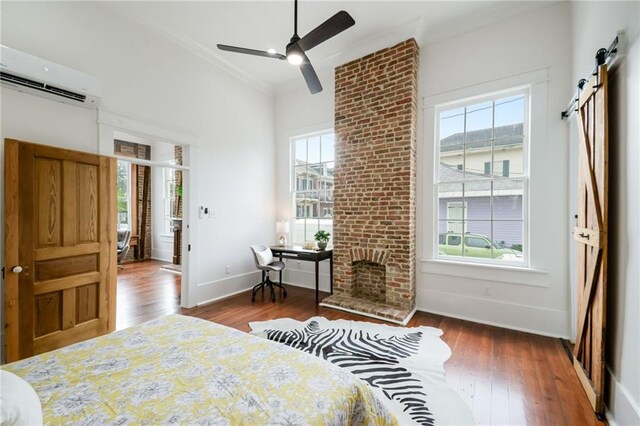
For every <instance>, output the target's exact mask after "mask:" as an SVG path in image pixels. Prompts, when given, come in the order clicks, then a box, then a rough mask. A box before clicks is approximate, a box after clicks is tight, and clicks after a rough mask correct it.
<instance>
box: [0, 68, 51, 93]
mask: <svg viewBox="0 0 640 426" xmlns="http://www.w3.org/2000/svg"><path fill="white" fill-rule="evenodd" d="M0 80H2V81H7V82H9V83H15V84H19V85H20V86H27V87H33V88H34V89H44V84H42V83H38V82H37V81H33V80H29V79H28V78H22V77H18V76H17V75H12V74H7V73H6V72H2V71H0Z"/></svg>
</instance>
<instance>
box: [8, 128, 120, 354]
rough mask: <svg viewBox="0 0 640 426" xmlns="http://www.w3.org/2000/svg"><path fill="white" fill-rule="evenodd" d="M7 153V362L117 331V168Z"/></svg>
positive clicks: (42, 150) (55, 154)
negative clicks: (115, 329) (115, 328)
mask: <svg viewBox="0 0 640 426" xmlns="http://www.w3.org/2000/svg"><path fill="white" fill-rule="evenodd" d="M4 152H5V183H4V191H5V267H6V280H5V294H4V297H5V298H4V300H5V324H6V331H5V342H6V343H5V344H6V352H5V353H6V358H7V362H11V361H15V360H18V359H22V358H26V357H29V356H31V355H35V354H39V353H42V352H46V351H50V350H53V349H56V348H60V347H62V346H66V345H69V344H71V343H75V342H79V341H81V340H85V339H89V338H91V337H95V336H98V335H101V334H104V333H106V332H109V331H112V330H113V329H114V327H115V314H116V309H115V303H116V272H117V271H116V268H117V255H116V246H117V244H116V243H117V235H116V201H115V200H116V177H115V176H116V162H115V159H113V158H108V157H102V156H98V155H93V154H88V153H83V152H77V151H70V150H66V149H58V148H53V147H49V146H44V145H36V144H31V143H26V142H19V141H15V140H10V139H7V140H5V151H4ZM20 268H22V271H20Z"/></svg>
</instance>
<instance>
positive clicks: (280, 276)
mask: <svg viewBox="0 0 640 426" xmlns="http://www.w3.org/2000/svg"><path fill="white" fill-rule="evenodd" d="M278 258H279V259H280V262H282V253H280V256H278ZM278 274H279V279H280V287H282V270H280V272H278Z"/></svg>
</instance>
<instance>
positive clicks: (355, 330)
mask: <svg viewBox="0 0 640 426" xmlns="http://www.w3.org/2000/svg"><path fill="white" fill-rule="evenodd" d="M249 326H250V327H251V329H252V330H253V331H252V333H253V334H256V335H258V336H262V337H266V338H267V339H269V340H273V341H275V342H280V343H283V344H285V345H288V346H291V347H293V348H297V349H300V350H302V351H304V352H307V353H309V354H312V355H315V356H317V357H320V358H324V359H325V360H327V361H329V362H331V363H333V364H335V365H337V366H338V367H341V368H343V369H345V370H347V371H349V372H351V373H352V374H354V375H355V376H357V377H358V378H360V379H361V380H363V381H365V382H366V383H367V384H368V385H369V387H370V388H371V389H372V390H373V391H374V393H375V394H376V395H377V396H378V397H379V398H380V399H381V400H382V401H384V402H385V403H386V405H387V406H388V407H389V409H390V410H391V411H392V412H393V413H394V414H395V416H396V418H397V419H398V422H399V424H401V425H406V424H418V425H426V426H431V425H442V424H450V425H465V424H473V423H474V421H473V417H472V415H471V412H470V410H469V408H468V407H467V406H466V404H465V403H464V401H463V400H462V399H461V398H460V396H459V395H458V394H457V393H456V392H455V391H454V390H453V389H451V388H450V387H449V386H448V384H447V381H446V379H445V374H444V367H443V364H444V362H445V361H446V360H447V359H449V357H450V356H451V350H450V349H449V347H448V346H447V344H446V343H444V342H443V341H442V340H441V339H440V336H441V335H442V330H440V329H437V328H432V327H416V328H403V327H392V326H388V325H382V324H373V323H368V322H357V321H346V320H337V321H329V320H327V319H326V318H323V317H314V318H311V319H309V320H307V321H305V322H300V321H295V320H292V319H289V318H281V319H276V320H271V321H262V322H252V323H249Z"/></svg>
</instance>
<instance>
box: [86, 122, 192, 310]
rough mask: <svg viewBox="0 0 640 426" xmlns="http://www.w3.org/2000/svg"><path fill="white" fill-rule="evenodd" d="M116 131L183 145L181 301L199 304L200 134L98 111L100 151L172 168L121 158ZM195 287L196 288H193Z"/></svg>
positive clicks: (146, 164) (162, 164) (113, 155)
mask: <svg viewBox="0 0 640 426" xmlns="http://www.w3.org/2000/svg"><path fill="white" fill-rule="evenodd" d="M116 132H123V133H127V134H129V135H131V136H135V137H140V138H143V139H146V140H149V141H150V142H151V146H153V142H154V141H155V142H163V143H169V144H172V145H181V146H182V147H183V149H182V167H176V166H173V167H174V168H177V169H180V170H182V172H183V173H182V180H183V186H184V188H186V191H185V192H183V194H182V218H183V219H182V222H183V223H182V279H181V286H180V289H181V290H180V304H181V306H182V307H183V308H191V307H193V306H195V305H196V301H195V296H196V291H195V288H196V286H197V280H196V278H197V272H196V265H197V259H196V256H195V255H194V253H195V250H194V249H195V246H196V242H197V241H196V236H197V230H196V227H197V224H198V221H197V216H196V214H197V211H196V209H194V208H192V205H193V201H192V200H195V196H196V194H197V192H196V188H195V179H193V178H192V176H194V174H195V172H196V170H195V162H192V159H193V158H196V155H195V152H194V151H195V150H196V148H195V146H194V143H195V141H196V137H195V135H194V134H192V133H190V132H188V131H185V130H182V129H176V128H171V127H167V126H166V125H164V124H157V123H152V122H149V121H147V120H143V119H139V118H134V117H130V116H127V115H122V114H118V113H115V112H112V111H108V110H105V109H99V110H98V153H99V154H100V155H107V156H110V157H116V158H121V159H122V160H126V161H129V162H131V163H134V164H141V165H145V166H158V167H171V166H168V165H167V164H165V163H161V162H155V161H148V160H140V159H135V158H129V157H120V156H117V155H115V153H114V143H113V141H114V139H116V138H115V133H116ZM192 290H193V291H192Z"/></svg>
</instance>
